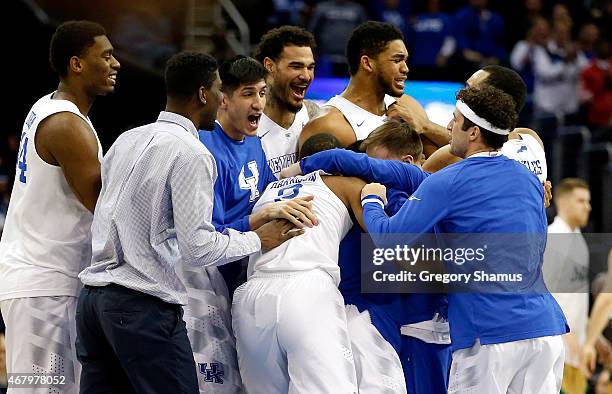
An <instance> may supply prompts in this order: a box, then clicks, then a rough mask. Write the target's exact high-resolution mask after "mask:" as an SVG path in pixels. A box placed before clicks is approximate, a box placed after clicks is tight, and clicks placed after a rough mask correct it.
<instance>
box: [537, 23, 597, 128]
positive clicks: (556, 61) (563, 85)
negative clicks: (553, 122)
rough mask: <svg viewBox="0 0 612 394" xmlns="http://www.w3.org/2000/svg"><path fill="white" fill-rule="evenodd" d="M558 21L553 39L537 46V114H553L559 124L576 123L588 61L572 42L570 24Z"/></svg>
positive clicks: (554, 28) (555, 24)
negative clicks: (581, 81)
mask: <svg viewBox="0 0 612 394" xmlns="http://www.w3.org/2000/svg"><path fill="white" fill-rule="evenodd" d="M562 20H564V19H563V18H559V19H558V20H557V22H554V26H553V33H552V39H550V40H549V41H548V43H547V44H546V46H544V47H536V48H535V50H534V55H533V65H534V73H535V83H534V90H533V96H534V104H535V111H536V114H540V115H542V114H554V115H555V116H556V117H557V118H558V119H559V121H561V122H562V121H565V123H573V122H575V118H576V115H577V113H578V78H579V76H580V72H581V70H582V69H583V68H584V67H585V66H586V64H587V60H586V58H585V57H584V54H582V52H580V51H579V49H578V48H577V46H576V43H575V42H573V41H572V37H571V25H570V24H569V23H567V22H562Z"/></svg>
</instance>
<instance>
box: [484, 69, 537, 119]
mask: <svg viewBox="0 0 612 394" xmlns="http://www.w3.org/2000/svg"><path fill="white" fill-rule="evenodd" d="M483 70H484V71H486V72H487V73H489V75H488V76H487V78H486V79H485V83H486V84H487V85H490V86H493V87H494V88H497V89H499V90H502V91H504V92H506V93H507V94H509V95H510V96H511V97H512V99H513V100H514V103H515V108H516V113H519V112H521V110H522V109H523V107H524V106H525V98H526V97H527V85H525V81H523V78H521V76H520V75H519V74H518V73H517V72H516V71H514V70H512V69H510V68H507V67H503V66H498V65H490V66H485V67H483Z"/></svg>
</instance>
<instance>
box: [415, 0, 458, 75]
mask: <svg viewBox="0 0 612 394" xmlns="http://www.w3.org/2000/svg"><path fill="white" fill-rule="evenodd" d="M450 25H451V24H450V17H449V16H448V15H447V14H445V13H443V12H441V11H440V0H427V9H426V11H425V12H424V13H420V14H417V15H416V16H415V17H414V18H413V19H412V20H411V21H410V29H409V31H408V35H407V39H406V43H407V44H408V47H409V48H410V58H409V59H408V63H409V64H410V66H411V68H410V78H411V79H421V80H430V81H432V80H434V81H435V80H438V79H440V76H441V74H440V72H441V71H442V69H443V66H444V65H445V63H446V62H445V56H444V55H443V54H442V55H441V53H440V50H441V49H442V46H443V44H444V42H445V39H446V37H448V36H449V35H450Z"/></svg>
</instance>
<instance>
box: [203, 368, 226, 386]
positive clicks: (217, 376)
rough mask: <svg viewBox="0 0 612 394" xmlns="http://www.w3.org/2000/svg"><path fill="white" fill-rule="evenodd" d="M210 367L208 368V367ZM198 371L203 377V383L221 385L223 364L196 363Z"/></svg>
mask: <svg viewBox="0 0 612 394" xmlns="http://www.w3.org/2000/svg"><path fill="white" fill-rule="evenodd" d="M209 365H210V368H208V366H209ZM198 371H199V372H200V373H201V374H202V375H204V381H205V382H210V383H219V384H223V377H224V372H223V364H220V363H210V364H209V363H198Z"/></svg>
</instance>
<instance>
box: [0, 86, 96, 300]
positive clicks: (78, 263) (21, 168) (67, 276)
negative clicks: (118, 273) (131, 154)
mask: <svg viewBox="0 0 612 394" xmlns="http://www.w3.org/2000/svg"><path fill="white" fill-rule="evenodd" d="M52 95H53V93H52V94H49V95H47V96H44V97H42V98H41V99H40V100H38V101H37V102H36V104H34V106H33V107H32V109H31V110H30V112H29V113H28V116H27V118H26V121H25V124H24V125H23V130H22V133H21V143H20V148H19V154H18V157H17V173H16V176H15V182H14V184H13V191H12V194H11V200H10V202H9V208H8V213H7V217H6V223H5V225H4V232H3V234H2V239H1V240H0V300H6V299H11V298H21V297H40V296H77V295H78V291H79V288H80V281H79V279H78V274H79V272H80V271H81V269H82V268H84V267H86V266H88V265H89V264H90V263H91V222H92V219H93V215H92V214H91V213H90V212H89V211H88V210H87V208H85V206H84V205H83V204H81V202H80V201H79V200H78V199H77V198H76V196H75V195H74V193H73V192H72V190H71V189H70V186H68V182H67V181H66V178H65V177H64V173H63V171H62V168H61V167H60V166H54V165H51V164H48V163H47V162H45V161H44V160H43V159H42V158H41V157H40V156H39V155H38V153H37V152H36V147H35V146H34V141H35V137H36V130H37V128H38V125H39V123H40V122H41V121H42V120H43V119H45V118H47V117H48V116H50V115H53V114H56V113H58V112H72V113H74V114H75V115H77V116H79V117H81V118H82V119H83V120H85V121H86V122H87V124H88V125H89V126H90V127H91V131H92V133H94V135H95V136H96V139H98V136H97V134H96V132H95V130H94V128H93V126H92V124H91V122H90V121H89V119H88V118H87V117H85V116H83V115H82V114H81V113H80V112H79V110H78V108H77V106H76V105H75V104H74V103H72V102H71V101H68V100H53V99H51V96H52ZM75 149H78V147H75ZM98 157H99V159H100V160H101V159H102V147H101V146H100V141H99V140H98Z"/></svg>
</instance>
